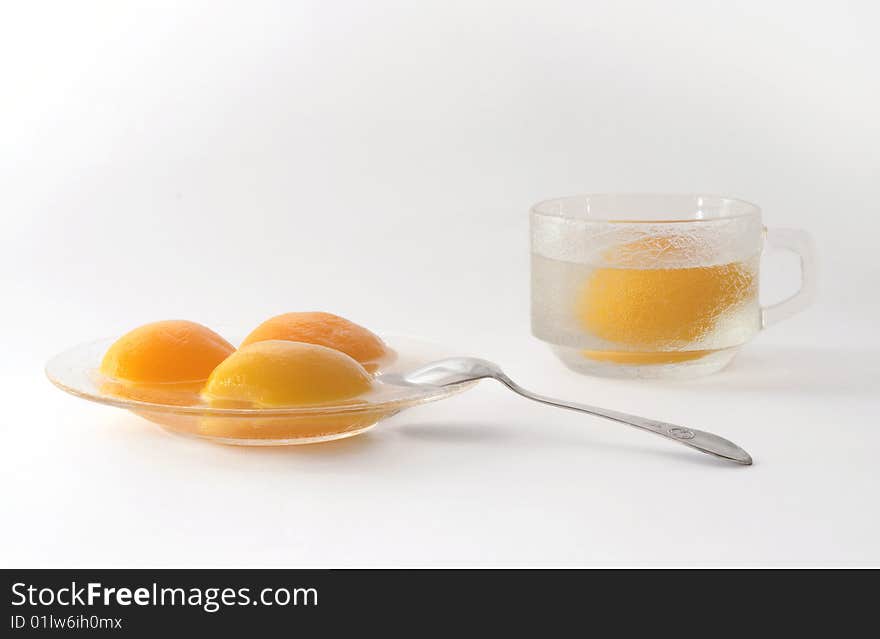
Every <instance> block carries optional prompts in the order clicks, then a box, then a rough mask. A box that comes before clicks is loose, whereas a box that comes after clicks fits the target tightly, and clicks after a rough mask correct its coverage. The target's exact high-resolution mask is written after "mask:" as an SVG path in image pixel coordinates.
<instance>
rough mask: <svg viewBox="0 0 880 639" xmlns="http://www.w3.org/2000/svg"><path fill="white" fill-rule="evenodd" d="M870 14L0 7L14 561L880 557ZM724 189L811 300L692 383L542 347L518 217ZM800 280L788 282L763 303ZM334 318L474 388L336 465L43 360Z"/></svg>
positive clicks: (6, 509)
mask: <svg viewBox="0 0 880 639" xmlns="http://www.w3.org/2000/svg"><path fill="white" fill-rule="evenodd" d="M878 19H880V15H878V10H877V9H876V4H874V3H872V2H869V1H864V2H822V3H807V2H767V1H766V0H762V1H755V2H737V3H731V2H705V1H699V2H698V1H692V2H675V1H670V2H631V1H622V2H620V1H618V2H596V1H593V2H570V3H566V2H548V1H542V2H537V1H533V2H503V3H502V2H498V3H490V2H449V1H445V2H436V3H435V2H423V3H415V2H412V3H406V2H401V3H388V2H345V3H342V2H318V1H314V2H277V3H269V2H239V3H232V4H227V3H219V2H175V3H168V4H167V5H166V6H161V5H160V4H159V3H147V4H143V5H142V4H141V3H134V2H109V1H108V2H57V3H45V2H24V1H21V2H6V3H4V4H3V5H2V9H0V221H2V227H0V287H2V288H0V291H2V299H3V315H2V318H0V322H2V331H3V335H4V336H5V340H4V346H3V348H2V358H0V381H2V386H0V387H2V399H3V410H2V413H0V420H2V442H0V495H2V513H3V515H2V517H3V525H2V526H0V564H2V565H7V566H24V565H30V566H85V565H99V566H184V565H186V566H374V565H379V566H398V565H566V566H573V565H609V564H610V565H792V564H795V565H804V564H808V565H814V564H818V565H839V564H846V565H878V564H880V543H878V539H880V513H878V509H880V498H878V489H880V470H878V462H877V451H878V450H880V423H878V418H877V415H878V409H880V402H878V397H880V392H878V391H880V388H878V386H880V383H878V380H880V341H878V339H877V334H878V333H877V331H878V320H880V302H878V282H880V267H878V263H880V262H878V256H877V252H878V248H880V243H878V232H880V223H878V214H880V212H878V208H877V202H878V190H877V186H878V177H880V162H878V158H880V152H878V148H880V126H878V120H877V114H878V112H880V90H878V72H877V67H878V61H880V46H878V39H877V37H876V25H877V24H878ZM589 191H602V192H607V191H668V192H675V191H688V192H690V191H701V192H708V193H722V194H729V195H735V196H739V197H742V198H745V199H748V200H751V201H755V202H757V203H759V204H761V205H762V207H763V209H764V212H765V221H766V223H767V224H768V225H769V226H793V227H802V228H806V229H808V230H810V231H811V232H812V233H813V235H814V236H815V238H816V242H817V246H818V249H819V253H820V258H821V267H822V277H821V281H820V297H819V300H818V302H817V304H816V305H815V306H814V307H813V308H811V309H810V310H809V311H807V312H805V313H804V314H802V315H799V316H797V317H796V318H793V319H791V320H788V321H787V322H786V323H785V324H781V325H779V326H777V327H774V328H773V329H772V330H769V331H768V332H767V333H766V334H762V335H761V336H759V338H758V339H756V340H755V341H754V342H753V343H752V344H750V345H749V346H748V347H747V348H746V349H745V351H744V352H743V353H742V354H741V355H740V357H739V358H738V359H737V360H736V361H735V363H734V364H733V365H732V367H731V368H729V369H728V370H726V371H724V372H722V373H720V374H718V375H716V376H714V377H710V378H705V379H702V380H699V381H695V382H687V383H670V382H667V383H661V382H623V381H611V380H599V379H592V378H588V377H578V376H576V375H574V374H572V373H569V372H567V371H565V370H564V369H563V368H562V366H561V365H560V364H559V363H558V362H556V361H555V359H554V358H553V357H552V355H551V354H550V353H549V352H548V351H547V350H546V349H545V347H544V346H543V345H541V344H540V343H539V342H537V341H536V340H535V339H534V338H532V337H531V336H530V333H529V320H528V227H527V210H528V207H529V205H530V204H532V203H533V202H535V201H537V200H540V199H543V198H546V197H551V196H556V195H567V194H572V193H578V192H589ZM796 285H797V273H796V266H795V261H794V260H793V259H792V258H790V257H789V258H787V259H786V258H784V257H782V256H772V257H768V259H767V260H766V261H765V273H764V277H763V287H764V290H763V293H765V294H766V296H767V297H768V298H773V297H779V296H782V295H783V294H784V293H785V292H786V291H787V290H790V289H792V288H793V287H795V286H796ZM313 309H314V310H317V309H321V310H329V311H333V312H336V313H339V314H342V315H346V316H349V317H351V318H352V319H354V320H356V321H358V322H360V323H362V324H365V325H366V326H368V327H373V328H377V329H383V330H388V331H393V332H402V333H407V334H415V335H420V336H423V337H425V338H429V339H431V340H433V341H437V342H441V343H447V344H450V345H452V346H453V347H455V348H456V349H457V350H460V351H462V352H470V353H473V354H475V355H481V356H484V357H488V358H492V359H495V360H497V361H498V362H500V363H501V364H502V365H503V366H504V367H505V368H506V369H508V371H509V372H510V374H511V375H512V376H513V377H514V378H515V379H519V380H520V381H521V382H522V383H523V384H524V385H526V386H530V387H533V388H534V389H535V390H538V391H542V392H545V393H548V394H556V395H560V396H564V397H568V398H571V399H575V400H581V401H587V402H592V403H596V404H600V405H605V406H607V407H609V408H617V409H621V410H626V411H629V412H634V413H639V414H644V415H648V416H654V417H658V418H663V419H667V420H669V421H674V422H680V423H684V424H687V425H692V426H695V427H698V428H705V429H707V430H712V431H715V432H718V433H720V434H723V435H726V436H728V437H730V438H731V439H734V440H735V441H737V442H738V443H740V444H742V445H743V446H744V447H746V448H747V449H749V450H750V452H752V454H753V455H754V457H755V460H756V463H755V465H754V466H753V467H751V468H742V467H736V466H733V465H730V464H725V463H723V462H719V461H715V460H713V459H712V458H709V457H707V456H703V455H700V454H699V453H696V452H692V451H689V450H688V449H685V448H683V447H678V446H675V445H674V444H671V443H667V442H665V441H663V440H661V439H659V438H653V437H649V436H647V435H644V434H642V433H639V432H637V431H634V430H628V429H625V428H623V427H619V426H616V425H614V424H612V423H610V422H602V421H600V420H596V419H592V418H589V417H585V416H581V415H577V414H574V413H567V412H563V411H554V410H553V409H550V408H547V407H543V406H540V405H538V404H530V403H528V402H525V401H524V400H520V399H518V398H517V397H516V396H514V395H511V394H509V393H508V392H507V391H505V390H504V389H502V388H500V387H498V386H496V385H493V384H492V383H490V382H484V383H482V384H481V385H479V386H478V387H477V388H475V389H474V390H472V391H470V392H468V393H466V394H464V395H461V396H459V397H457V398H454V399H451V400H449V401H445V402H441V403H437V404H432V405H429V406H425V407H421V408H418V409H414V410H412V411H409V412H406V413H403V414H402V415H399V416H398V417H396V418H394V419H393V421H389V422H387V423H383V424H382V425H381V426H380V427H379V428H377V429H376V430H374V431H373V432H372V433H370V434H368V435H364V436H362V437H358V438H354V439H351V440H347V441H342V442H337V443H333V444H327V445H321V446H312V447H298V448H290V449H273V450H254V449H238V448H231V447H220V446H213V445H210V444H206V443H201V442H197V441H190V440H186V439H182V438H177V437H174V436H172V435H169V434H166V433H164V432H163V431H161V430H159V429H157V428H155V427H153V426H152V425H150V424H148V423H147V422H144V421H142V420H140V419H138V418H136V417H134V416H130V415H128V414H126V413H124V412H121V411H118V410H116V409H111V408H107V407H103V406H99V405H94V404H89V403H86V402H82V401H80V400H77V399H75V398H73V397H70V396H67V395H64V394H62V393H61V392H59V391H58V390H56V389H55V388H53V387H52V386H51V385H50V384H49V382H48V381H46V379H45V378H44V376H43V372H42V367H43V365H44V363H45V361H46V360H47V359H48V358H49V357H50V356H51V355H53V354H54V353H55V352H57V351H59V350H63V349H65V348H67V347H70V346H72V345H74V344H76V343H78V342H81V341H86V340H91V339H94V338H97V337H103V336H112V335H114V334H119V333H121V332H123V331H125V330H127V329H129V328H132V327H133V326H136V325H138V324H141V323H144V322H146V321H150V320H155V319H164V318H174V317H177V318H187V319H193V320H196V321H201V322H204V323H208V324H214V325H216V324H234V325H238V326H241V327H242V328H243V329H244V330H247V329H248V328H249V327H251V326H253V325H255V324H256V323H258V322H260V321H262V320H263V319H265V318H266V317H268V316H270V315H273V314H276V313H279V312H284V311H290V310H313Z"/></svg>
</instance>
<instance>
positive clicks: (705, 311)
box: [575, 236, 757, 364]
mask: <svg viewBox="0 0 880 639" xmlns="http://www.w3.org/2000/svg"><path fill="white" fill-rule="evenodd" d="M693 250H695V249H694V247H693V246H690V245H689V243H688V240H687V239H686V238H684V237H676V236H672V237H656V238H648V239H645V240H641V241H637V242H632V243H630V244H626V245H624V246H622V247H619V248H618V249H616V251H615V253H614V255H613V261H614V262H615V263H616V264H619V265H620V266H616V267H615V268H597V269H595V270H594V271H593V272H592V273H591V274H590V276H589V277H588V279H587V281H586V282H585V284H584V287H583V289H582V292H581V294H580V296H579V298H578V299H577V301H576V304H575V313H576V315H577V318H578V320H579V322H580V324H581V326H582V327H583V328H584V329H586V330H587V331H589V332H590V333H591V334H593V335H595V336H597V337H600V338H602V339H604V340H607V341H609V342H613V343H615V344H618V345H621V346H625V347H626V349H620V350H619V351H608V352H607V353H606V354H604V355H600V354H599V353H602V352H601V351H587V352H585V353H584V356H585V357H590V358H591V359H600V360H603V361H617V362H619V363H627V364H635V363H645V364H658V363H673V362H680V361H687V360H690V359H696V358H699V357H702V356H704V355H706V354H707V352H706V351H699V350H697V351H677V350H676V349H680V348H682V347H686V346H687V345H688V344H690V343H693V342H697V341H699V340H700V339H702V338H704V337H705V336H707V335H709V334H710V333H711V331H712V330H713V329H714V327H715V325H716V323H717V321H718V319H719V318H720V317H721V316H722V315H723V314H724V313H726V312H727V311H729V310H730V309H731V308H733V307H735V306H736V305H738V304H740V303H742V302H745V301H746V300H749V299H751V298H752V297H753V296H754V295H756V294H757V282H756V278H755V274H754V272H753V270H752V269H751V268H749V266H748V265H747V264H744V263H740V262H732V263H729V264H719V265H711V266H695V267H690V268H677V267H673V268H669V267H667V266H666V265H668V264H669V263H670V262H673V263H674V262H675V261H676V260H677V259H678V258H680V257H682V256H683V255H685V254H686V253H687V251H693ZM679 263H680V262H679ZM627 351H633V353H632V354H625V353H626V352H627Z"/></svg>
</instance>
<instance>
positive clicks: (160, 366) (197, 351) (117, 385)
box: [100, 320, 235, 405]
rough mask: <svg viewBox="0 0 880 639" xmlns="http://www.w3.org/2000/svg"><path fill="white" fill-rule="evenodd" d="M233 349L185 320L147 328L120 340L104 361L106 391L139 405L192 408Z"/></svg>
mask: <svg viewBox="0 0 880 639" xmlns="http://www.w3.org/2000/svg"><path fill="white" fill-rule="evenodd" d="M234 350H235V347H234V346H232V344H230V343H229V342H227V341H226V340H225V339H223V338H222V337H220V336H219V335H218V334H217V333H215V332H214V331H212V330H211V329H209V328H207V327H205V326H202V325H201V324H196V323H195V322H188V321H185V320H167V321H162V322H153V323H151V324H145V325H144V326H140V327H138V328H136V329H134V330H133V331H130V332H128V333H126V334H125V335H123V336H122V337H120V338H119V339H118V340H116V341H115V342H114V343H113V344H112V345H111V346H110V348H109V349H107V352H106V353H105V354H104V358H103V359H102V361H101V367H100V372H101V374H102V375H103V376H104V378H105V379H104V382H103V388H104V389H105V391H106V392H109V393H112V394H114V395H121V396H124V397H129V398H131V399H136V400H140V401H151V402H158V403H167V404H178V405H182V404H189V403H192V402H194V401H198V392H199V390H200V389H201V386H202V384H203V383H204V381H205V380H206V379H207V378H208V376H209V375H210V374H211V371H213V370H214V368H215V367H216V366H217V364H219V363H220V362H222V361H223V360H224V359H226V357H227V356H228V355H229V354H230V353H232V352H233V351H234Z"/></svg>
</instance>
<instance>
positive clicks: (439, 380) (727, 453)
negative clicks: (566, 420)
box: [379, 357, 752, 466]
mask: <svg viewBox="0 0 880 639" xmlns="http://www.w3.org/2000/svg"><path fill="white" fill-rule="evenodd" d="M485 378H492V379H495V380H498V381H499V382H501V383H502V384H504V385H505V386H507V388H509V389H510V390H512V391H513V392H514V393H518V394H519V395H522V396H523V397H526V398H528V399H532V400H534V401H536V402H541V403H542V404H549V405H550V406H558V407H559V408H568V409H570V410H576V411H580V412H582V413H588V414H590V415H596V416H598V417H604V418H606V419H611V420H613V421H615V422H620V423H621V424H627V425H629V426H635V427H636V428H641V429H642V430H646V431H648V432H651V433H654V434H656V435H660V436H662V437H666V438H668V439H671V440H672V441H674V442H678V443H679V444H684V445H685V446H690V447H691V448H696V449H697V450H699V451H702V452H704V453H709V454H710V455H715V456H716V457H721V458H722V459H727V460H730V461H732V462H736V463H737V464H744V465H746V466H748V465H750V464H751V463H752V458H751V456H750V455H749V454H748V453H747V452H746V451H744V450H743V449H742V448H740V447H739V446H737V445H736V444H734V443H733V442H731V441H728V440H726V439H724V438H723V437H719V436H718V435H713V434H712V433H707V432H705V431H702V430H696V429H694V428H684V427H683V426H676V425H675V424H670V423H668V422H660V421H657V420H654V419H647V418H645V417H638V416H636V415H627V414H626V413H619V412H617V411H614V410H606V409H604V408H597V407H595V406H587V405H585V404H575V403H574V402H566V401H563V400H561V399H554V398H552V397H545V396H544V395H538V394H537V393H533V392H531V391H528V390H526V389H525V388H523V387H522V386H520V385H519V384H517V383H516V382H514V381H513V380H512V379H510V378H509V377H508V376H507V375H505V374H504V372H503V371H502V370H501V369H500V368H499V367H498V365H497V364H493V363H492V362H488V361H486V360H484V359H477V358H474V357H451V358H449V359H441V360H439V361H436V362H432V363H430V364H426V365H425V366H422V367H421V368H417V369H416V370H414V371H411V372H409V373H406V374H404V375H396V374H386V375H382V376H380V377H379V379H380V380H381V381H382V382H383V383H390V384H397V385H400V384H403V385H427V386H451V385H454V384H462V383H464V382H471V381H475V380H478V379H485Z"/></svg>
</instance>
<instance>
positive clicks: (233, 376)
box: [202, 340, 373, 408]
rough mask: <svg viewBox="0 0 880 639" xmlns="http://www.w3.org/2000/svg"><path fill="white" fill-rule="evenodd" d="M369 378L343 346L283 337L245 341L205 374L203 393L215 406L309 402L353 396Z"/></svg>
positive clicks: (367, 385) (368, 383)
mask: <svg viewBox="0 0 880 639" xmlns="http://www.w3.org/2000/svg"><path fill="white" fill-rule="evenodd" d="M372 384H373V378H372V377H371V375H370V374H369V373H368V372H367V371H366V370H364V367H363V366H361V365H360V364H359V363H358V362H357V361H355V360H354V359H352V358H351V357H349V356H348V355H346V354H345V353H343V352H341V351H337V350H334V349H332V348H327V347H325V346H318V345H316V344H306V343H303V342H290V341H285V340H267V341H262V342H255V343H252V344H248V345H247V346H243V347H242V348H240V349H239V350H237V351H236V352H235V353H233V354H232V355H230V356H229V357H228V358H227V359H226V360H225V361H223V363H221V364H220V365H219V366H217V368H215V369H214V371H213V372H212V373H211V376H210V377H209V378H208V382H207V383H206V384H205V387H204V390H203V391H202V395H203V397H204V398H205V400H206V401H207V402H208V403H209V404H210V405H212V406H218V407H255V408H257V407H262V408H270V407H284V406H312V405H317V404H326V403H331V402H333V403H338V402H341V401H345V400H353V399H354V398H356V397H358V396H359V395H362V394H364V393H366V392H367V391H369V390H370V389H371V388H372Z"/></svg>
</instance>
